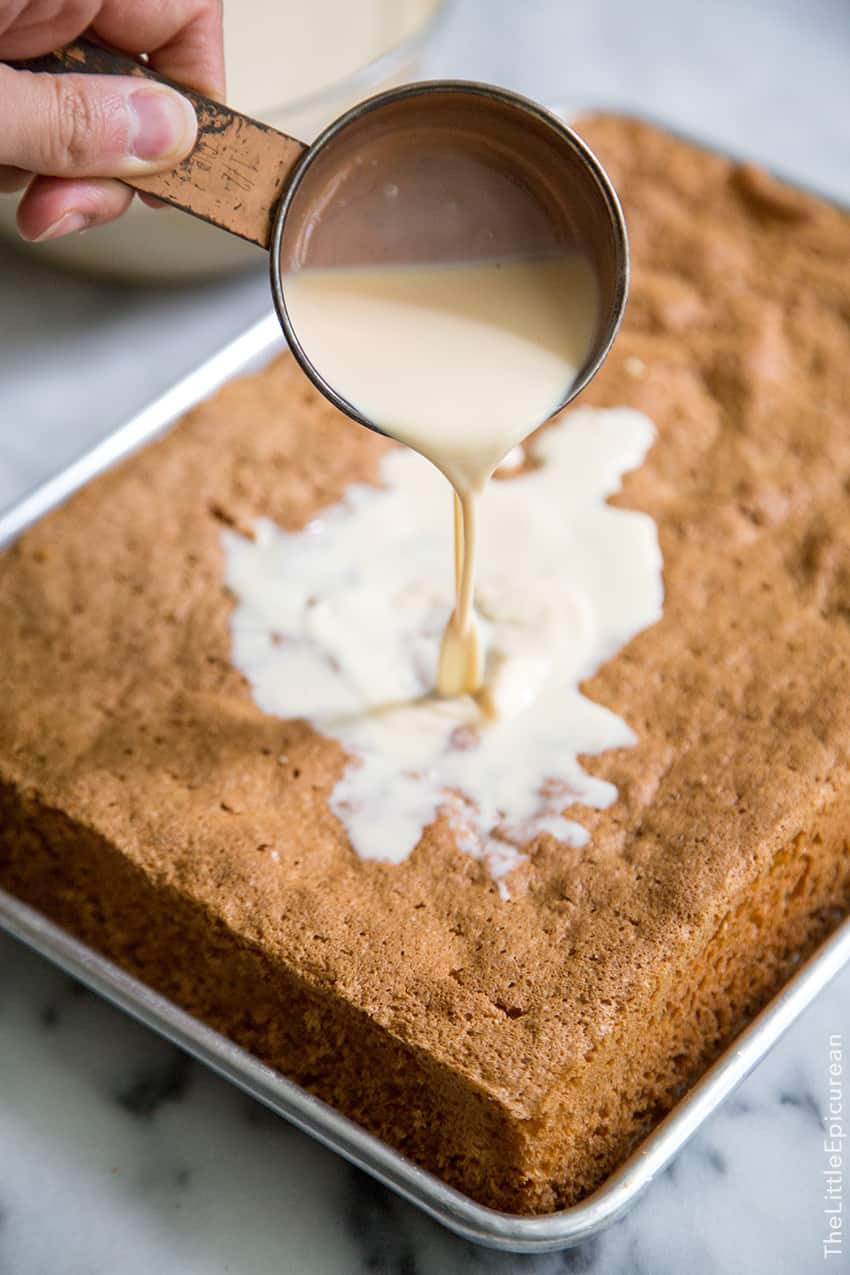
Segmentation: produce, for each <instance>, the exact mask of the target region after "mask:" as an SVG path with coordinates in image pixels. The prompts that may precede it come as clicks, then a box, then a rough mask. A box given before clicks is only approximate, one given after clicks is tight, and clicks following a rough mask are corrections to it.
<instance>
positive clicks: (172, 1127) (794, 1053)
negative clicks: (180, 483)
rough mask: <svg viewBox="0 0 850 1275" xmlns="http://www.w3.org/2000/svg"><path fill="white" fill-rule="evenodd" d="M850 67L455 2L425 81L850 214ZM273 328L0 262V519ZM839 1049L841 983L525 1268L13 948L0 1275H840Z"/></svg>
mask: <svg viewBox="0 0 850 1275" xmlns="http://www.w3.org/2000/svg"><path fill="white" fill-rule="evenodd" d="M234 2H235V0H234ZM848 67H850V6H848V4H847V3H846V0H711V2H706V0H704V2H703V3H696V0H682V2H681V3H679V4H673V3H671V2H670V0H645V2H644V3H642V4H640V5H635V4H630V3H628V0H596V2H595V3H594V2H593V0H572V2H570V0H461V3H460V4H459V6H458V10H457V13H456V15H455V18H454V19H453V21H452V23H451V25H450V28H449V29H448V30H447V31H446V33H445V37H444V39H443V41H442V44H441V47H440V48H439V49H438V50H436V51H435V54H434V59H433V64H432V67H431V70H432V71H433V72H434V73H439V74H458V75H465V76H471V77H478V78H482V79H486V80H492V81H495V82H500V83H504V84H508V85H510V86H511V87H514V88H517V89H519V90H521V91H524V92H527V93H530V94H532V95H533V96H536V97H538V98H540V99H543V100H546V101H549V102H555V101H559V102H565V103H568V104H574V105H576V106H582V105H585V104H603V105H617V106H621V107H624V108H625V109H629V110H635V111H643V112H646V113H649V114H651V115H653V116H656V117H659V118H662V119H665V120H667V121H669V122H670V123H672V124H675V125H677V126H679V127H680V128H682V129H684V130H685V131H689V132H692V133H693V134H695V135H697V136H700V137H703V138H705V139H706V140H707V141H711V142H714V143H715V144H718V145H721V146H725V147H729V148H731V149H733V150H735V151H737V152H740V153H741V154H748V155H752V156H754V157H756V158H758V159H760V160H762V161H763V162H766V163H769V164H771V165H772V166H773V167H775V168H776V169H778V170H779V171H782V172H785V173H787V174H789V175H791V176H793V177H794V178H796V179H797V180H800V181H803V182H806V183H808V184H811V185H813V186H816V187H818V188H821V189H823V190H824V191H826V192H830V193H832V194H833V195H835V196H836V197H839V198H844V199H846V200H850V113H848V111H847V71H848ZM267 306H268V300H267V293H266V286H265V280H264V277H263V274H262V273H261V271H258V274H257V275H256V276H249V277H246V278H241V279H236V280H230V281H226V282H223V283H215V284H208V285H205V286H203V287H195V288H191V289H185V290H182V291H175V290H171V289H165V288H158V289H152V290H145V289H141V288H133V287H123V286H120V285H116V284H106V283H103V282H98V281H91V280H89V281H85V280H81V279H80V278H77V277H73V276H71V275H61V274H56V273H54V272H52V271H49V270H47V269H46V268H45V267H44V266H43V265H42V264H40V262H39V260H38V257H37V254H36V253H33V252H28V253H27V252H21V253H18V252H15V251H13V250H12V249H11V248H9V247H7V246H5V245H3V246H0V385H2V406H0V505H3V504H5V503H7V502H9V501H11V500H13V499H15V498H17V497H18V496H20V495H21V494H22V493H23V492H24V490H26V489H27V488H28V487H30V486H32V485H33V484H34V483H36V482H38V481H40V480H41V479H43V478H45V477H47V476H48V475H49V474H51V473H53V472H54V471H55V470H56V468H57V467H58V466H59V465H61V464H64V463H66V462H67V461H68V460H70V459H71V458H72V457H74V456H75V455H77V454H78V453H79V452H80V451H81V450H82V449H84V448H85V447H86V446H88V445H89V444H90V443H92V442H93V441H95V440H96V439H97V438H99V437H101V436H102V435H103V434H104V433H106V432H107V431H108V430H109V429H110V428H112V427H114V426H115V425H116V424H117V423H119V422H120V421H121V420H122V419H124V418H125V417H126V416H127V415H129V414H130V412H132V411H134V410H136V409H137V408H138V407H141V406H142V405H143V404H144V403H146V402H147V401H149V399H150V398H151V397H153V395H155V394H156V393H158V392H159V391H160V390H162V389H165V388H166V387H167V386H168V385H169V384H171V383H172V382H173V381H174V380H175V379H176V377H178V376H179V375H182V374H183V373H184V372H186V371H188V370H189V369H191V368H192V367H193V366H195V365H196V364H197V363H198V362H199V361H200V360H201V359H202V358H203V357H205V356H206V355H208V354H209V353H211V352H212V351H213V350H214V349H216V348H217V347H218V346H219V345H220V344H221V343H222V342H223V341H224V340H226V339H228V338H229V337H231V336H233V335H235V334H236V333H238V332H239V331H241V330H242V329H243V328H244V327H245V326H247V324H248V323H249V322H250V321H251V320H252V319H254V318H255V317H257V316H258V315H259V314H260V313H262V312H263V311H264V310H265V309H266V308H267ZM833 1033H838V1034H840V1035H841V1036H842V1037H843V1040H844V1044H845V1049H846V1045H847V1042H848V1041H850V971H848V972H847V973H845V974H844V975H843V976H841V977H840V978H839V979H838V980H836V981H835V982H834V983H833V984H832V986H831V987H830V988H829V989H827V991H826V992H825V993H823V994H822V995H821V996H820V997H819V998H818V1000H817V1002H816V1003H815V1005H814V1006H812V1008H811V1009H810V1010H809V1011H808V1013H807V1014H806V1015H805V1017H804V1018H803V1019H801V1020H800V1022H799V1023H798V1024H797V1025H796V1027H795V1028H794V1029H793V1030H792V1032H791V1033H789V1035H788V1036H787V1037H786V1038H785V1039H784V1040H783V1041H782V1042H781V1043H780V1044H779V1046H778V1047H777V1048H776V1049H775V1050H774V1051H773V1053H772V1054H771V1056H770V1057H769V1059H768V1060H767V1061H766V1062H765V1063H764V1064H763V1065H762V1066H761V1067H760V1068H759V1069H758V1071H757V1072H756V1073H754V1075H753V1076H752V1077H751V1078H750V1080H749V1081H748V1082H747V1083H746V1085H745V1086H743V1087H742V1088H741V1089H740V1090H739V1091H738V1092H737V1093H736V1095H735V1096H734V1097H733V1098H731V1099H730V1100H729V1101H727V1102H726V1103H725V1104H724V1105H723V1107H722V1108H721V1110H720V1111H719V1112H718V1113H717V1114H716V1115H715V1116H714V1117H713V1118H712V1120H711V1121H710V1122H709V1123H708V1124H707V1125H706V1126H705V1128H704V1130H703V1132H702V1133H701V1135H700V1136H699V1137H698V1138H697V1139H696V1140H695V1141H694V1142H693V1143H692V1144H691V1145H690V1146H689V1147H688V1148H687V1150H686V1151H685V1152H684V1153H683V1154H682V1155H681V1156H680V1157H679V1158H678V1159H677V1161H676V1162H675V1163H674V1165H673V1166H672V1167H671V1169H670V1170H669V1171H668V1172H667V1173H665V1174H663V1175H662V1176H661V1177H660V1178H659V1179H658V1180H657V1181H656V1182H655V1183H653V1185H652V1186H651V1187H650V1189H649V1191H648V1192H647V1194H646V1195H645V1196H644V1198H643V1200H642V1201H641V1202H640V1204H639V1205H638V1206H637V1208H636V1209H635V1210H634V1212H633V1213H632V1214H631V1215H630V1216H629V1217H628V1218H627V1219H626V1220H624V1221H623V1222H622V1223H621V1224H619V1225H617V1226H615V1227H614V1228H612V1229H611V1230H609V1231H608V1232H606V1233H605V1234H604V1235H603V1236H602V1237H600V1238H599V1239H598V1240H597V1241H595V1242H594V1243H593V1244H590V1245H587V1246H583V1247H581V1248H579V1249H575V1250H572V1251H570V1252H567V1253H564V1254H559V1255H552V1256H547V1257H541V1258H519V1257H517V1258H513V1257H507V1256H500V1255H496V1254H493V1253H489V1252H487V1251H485V1250H476V1249H474V1248H472V1247H471V1246H469V1245H467V1244H464V1243H461V1242H459V1241H457V1240H455V1239H454V1238H452V1237H451V1236H449V1235H448V1234H447V1233H445V1232H443V1231H442V1230H441V1229H440V1228H439V1227H437V1226H436V1225H435V1224H432V1223H431V1222H429V1221H428V1220H427V1219H426V1218H424V1217H422V1216H421V1215H420V1214H419V1213H418V1212H417V1211H416V1210H414V1209H413V1208H411V1207H410V1206H408V1205H405V1204H403V1203H402V1202H400V1201H399V1200H397V1199H395V1198H394V1197H392V1196H391V1195H390V1194H389V1193H388V1192H386V1191H384V1190H383V1189H381V1188H379V1187H378V1186H376V1185H375V1184H374V1183H372V1182H370V1181H369V1180H368V1179H367V1178H366V1177H364V1176H363V1175H362V1174H360V1173H358V1172H356V1171H355V1170H353V1169H351V1168H349V1167H348V1166H346V1165H345V1164H344V1163H343V1162H342V1161H340V1160H338V1159H337V1158H335V1157H334V1156H332V1155H331V1154H330V1153H328V1152H325V1151H323V1150H322V1149H321V1148H319V1147H318V1146H316V1145H315V1144H313V1143H312V1142H311V1141H309V1140H308V1139H306V1138H305V1137H303V1136H302V1135H300V1134H299V1133H297V1132H296V1131H294V1130H293V1129H291V1128H289V1127H288V1126H287V1125H286V1124H285V1123H283V1122H282V1121H281V1120H279V1119H277V1118H276V1117H274V1116H272V1115H270V1114H268V1113H267V1112H265V1111H264V1110H263V1109H262V1108H260V1107H259V1106H257V1105H256V1104H255V1103H252V1102H251V1101H249V1100H248V1099H246V1098H245V1097H244V1096H242V1095H240V1094H239V1093H238V1092H237V1091H235V1090H234V1089H232V1088H231V1087H229V1086H227V1085H225V1084H224V1083H223V1082H221V1081H219V1080H218V1079H216V1078H215V1077H214V1076H213V1075H211V1074H210V1073H209V1072H207V1071H206V1070H205V1069H203V1068H202V1067H200V1066H198V1065H197V1064H195V1063H193V1062H190V1061H189V1060H187V1059H185V1058H183V1057H182V1056H181V1055H180V1054H179V1053H178V1052H177V1051H175V1050H174V1049H173V1048H171V1047H170V1046H168V1045H166V1044H164V1043H163V1042H161V1041H159V1040H158V1039H157V1038H156V1037H154V1036H153V1035H152V1034H151V1033H150V1032H148V1031H146V1030H145V1029H143V1028H141V1027H139V1026H138V1025H136V1024H134V1023H132V1022H130V1021H129V1020H128V1019H126V1018H125V1017H124V1016H122V1015H121V1014H119V1013H118V1012H116V1011H115V1010H113V1009H111V1008H110V1007H109V1006H107V1005H106V1004H104V1003H103V1002H101V1001H99V1000H98V999H97V998H95V997H93V996H92V995H90V994H89V993H87V992H85V991H84V990H82V989H81V988H80V987H78V986H77V985H75V984H74V983H72V982H71V981H70V980H68V979H67V978H65V977H64V976H63V975H61V974H59V973H57V972H56V971H55V970H53V969H52V968H51V967H50V966H48V965H47V964H46V963H45V962H43V961H42V960H40V959H39V958H37V957H35V956H33V955H32V954H30V953H28V952H26V951H25V950H24V949H23V948H21V947H19V946H18V945H17V944H15V943H13V942H12V941H11V940H9V939H6V938H2V937H0V1275H159V1273H160V1272H162V1273H163V1275H224V1272H231V1273H232V1275H325V1273H327V1275H361V1273H365V1272H378V1273H379V1275H455V1273H457V1275H467V1273H469V1275H473V1273H475V1275H480V1273H487V1275H490V1272H492V1273H493V1275H508V1273H511V1275H513V1273H514V1272H516V1273H517V1275H526V1273H528V1275H532V1273H533V1275H554V1272H583V1273H584V1275H683V1272H687V1275H725V1273H727V1272H730V1273H737V1272H746V1273H747V1275H809V1272H815V1271H819V1270H821V1269H825V1270H843V1269H850V1237H848V1246H847V1250H846V1251H845V1253H844V1255H843V1256H842V1257H841V1258H837V1259H831V1260H830V1261H829V1262H824V1260H823V1256H822V1248H821V1243H822V1239H823V1237H824V1235H825V1223H824V1215H823V1212H822V1209H823V1190H824V1187H823V1181H824V1179H823V1170H824V1168H825V1167H826V1165H825V1155H824V1150H823V1132H824V1125H823V1115H824V1113H825V1110H826V1103H827V1099H828V1087H827V1086H828V1072H827V1068H828V1042H829V1037H830V1035H831V1034H833ZM847 1074H848V1076H850V1071H848V1073H847ZM848 1110H850V1108H848ZM848 1125H850V1120H845V1128H846V1127H848Z"/></svg>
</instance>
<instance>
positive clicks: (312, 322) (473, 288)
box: [286, 253, 597, 696]
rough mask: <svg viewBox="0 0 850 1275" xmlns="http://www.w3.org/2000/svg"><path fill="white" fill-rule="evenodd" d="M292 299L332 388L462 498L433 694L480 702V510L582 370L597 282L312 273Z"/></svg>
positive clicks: (557, 267)
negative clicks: (514, 454) (498, 472)
mask: <svg viewBox="0 0 850 1275" xmlns="http://www.w3.org/2000/svg"><path fill="white" fill-rule="evenodd" d="M286 299H287V306H288V309H289V313H290V316H291V319H292V322H293V326H294V328H295V331H296V333H297V335H298V338H299V340H300V342H301V344H302V346H303V348H304V350H305V351H306V353H307V355H308V357H309V358H310V359H311V361H312V362H313V363H314V365H315V366H316V367H317V368H318V369H319V371H320V372H321V373H322V375H323V376H324V378H325V379H326V380H327V381H328V382H329V383H330V384H331V385H332V386H333V387H334V388H335V389H336V390H337V391H338V392H339V393H340V394H342V395H343V396H344V397H345V398H347V399H348V401H349V402H350V403H351V404H352V405H353V406H354V407H356V408H357V409H358V410H359V411H360V412H362V413H363V415H364V416H365V417H366V418H367V419H368V420H370V421H371V422H373V423H374V424H376V425H378V426H379V427H380V428H381V429H384V430H385V431H386V432H387V433H388V434H390V435H391V436H392V437H393V438H397V439H399V440H400V441H402V442H404V443H407V444H408V445H409V446H410V447H413V448H414V449H415V450H416V451H418V452H420V453H421V454H422V455H423V456H425V457H427V458H428V460H430V461H432V462H433V464H434V465H436V466H437V468H438V469H440V470H441V471H442V472H443V473H444V474H445V475H446V477H447V478H448V479H449V481H450V482H451V484H452V486H453V487H454V489H455V492H456V506H455V563H456V565H455V606H454V610H453V612H452V615H451V617H450V619H449V622H448V624H447V626H446V630H445V633H444V636H443V641H442V645H441V653H440V659H439V662H438V669H437V688H438V690H439V692H440V694H441V695H444V696H455V695H459V694H461V693H463V692H470V693H476V692H478V691H480V689H481V687H482V683H483V677H484V666H485V654H484V650H483V646H482V641H481V636H480V631H479V626H478V623H477V621H476V617H475V614H474V611H473V592H474V577H475V557H476V548H477V524H478V501H479V497H480V494H481V492H482V490H483V488H484V485H485V484H486V482H487V480H488V478H489V477H490V475H491V474H492V473H493V470H494V469H495V468H496V467H497V465H498V464H499V463H500V461H502V460H503V459H504V457H505V456H506V455H507V454H508V452H509V451H510V450H511V448H513V447H514V446H515V445H516V444H517V443H519V442H520V441H521V440H522V439H524V438H526V437H527V436H528V434H530V433H531V432H532V430H534V429H535V428H536V427H537V426H538V425H540V424H542V423H543V421H545V420H546V419H547V417H549V416H550V415H551V413H552V412H553V411H554V410H555V409H556V408H557V406H558V404H559V403H560V402H562V401H563V399H564V398H565V397H566V396H567V393H568V391H569V389H570V387H571V385H572V384H573V382H574V380H575V378H576V375H577V374H578V372H579V371H580V369H581V367H582V365H583V364H584V361H585V359H586V357H587V354H588V352H589V349H590V345H591V341H592V338H593V334H594V331H595V328H596V311H597V290H596V283H595V279H594V276H593V271H592V269H591V267H590V265H589V264H588V262H587V261H586V260H585V259H584V258H583V257H581V256H579V255H577V254H575V253H561V254H559V255H553V256H547V257H541V258H532V259H526V260H498V259H497V260H482V261H475V262H470V263H453V264H449V265H415V266H383V267H372V268H331V269H305V270H302V271H300V272H298V273H296V274H291V275H289V276H287V279H286ZM387 534H388V535H391V534H392V528H391V527H388V528H387Z"/></svg>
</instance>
